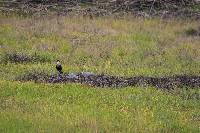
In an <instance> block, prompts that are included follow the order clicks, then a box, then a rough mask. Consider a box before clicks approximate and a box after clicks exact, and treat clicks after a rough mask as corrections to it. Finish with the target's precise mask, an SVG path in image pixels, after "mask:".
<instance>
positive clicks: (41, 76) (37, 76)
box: [16, 70, 49, 82]
mask: <svg viewBox="0 0 200 133" xmlns="http://www.w3.org/2000/svg"><path fill="white" fill-rule="evenodd" d="M48 79H49V75H48V74H47V73H46V72H45V71H43V70H40V71H38V70H32V71H29V72H25V73H24V74H22V75H20V76H19V77H17V78H16V80H18V81H35V82H47V81H48Z"/></svg>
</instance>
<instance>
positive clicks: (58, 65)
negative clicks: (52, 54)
mask: <svg viewBox="0 0 200 133" xmlns="http://www.w3.org/2000/svg"><path fill="white" fill-rule="evenodd" d="M56 69H57V70H58V72H59V74H62V73H63V71H62V65H61V63H60V61H59V60H57V62H56Z"/></svg>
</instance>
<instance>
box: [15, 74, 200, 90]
mask: <svg viewBox="0 0 200 133" xmlns="http://www.w3.org/2000/svg"><path fill="white" fill-rule="evenodd" d="M17 80H20V81H35V82H43V83H81V84H86V85H90V86H95V87H112V88H121V87H127V86H141V87H147V86H153V87H156V88H158V89H164V90H166V89H167V90H170V89H175V88H180V87H200V77H199V76H191V75H175V76H170V77H145V76H137V77H130V78H126V77H118V76H110V75H105V74H99V75H97V74H94V73H90V72H81V73H65V74H63V75H60V74H58V75H49V74H47V73H45V72H44V71H41V72H38V71H32V72H28V73H26V74H24V75H22V76H21V77H18V78H17Z"/></svg>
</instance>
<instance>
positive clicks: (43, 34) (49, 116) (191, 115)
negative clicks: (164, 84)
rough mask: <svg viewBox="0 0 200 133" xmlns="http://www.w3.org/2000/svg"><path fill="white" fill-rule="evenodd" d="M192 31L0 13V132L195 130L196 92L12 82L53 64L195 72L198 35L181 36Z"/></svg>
mask: <svg viewBox="0 0 200 133" xmlns="http://www.w3.org/2000/svg"><path fill="white" fill-rule="evenodd" d="M198 26H199V21H192V20H176V19H173V20H172V19H171V20H161V19H141V18H132V17H129V16H126V17H124V18H121V19H119V18H114V17H110V18H106V17H105V18H104V17H102V18H93V19H89V18H87V17H79V16H74V17H56V16H49V17H38V18H36V17H35V18H23V17H16V16H9V17H8V16H0V62H1V63H0V75H1V76H0V103H1V104H0V132H20V133H21V132H199V131H200V101H199V100H200V89H199V88H177V89H176V90H172V91H170V92H164V91H160V90H157V89H155V88H153V87H145V88H144V87H143V88H142V87H127V88H120V89H116V88H92V87H89V86H86V85H79V84H42V83H33V82H25V83H22V82H18V81H15V79H16V77H18V76H20V75H22V74H24V73H26V72H29V71H46V72H48V73H51V74H54V73H56V70H55V61H56V60H57V59H60V60H61V62H62V64H63V67H64V71H65V72H81V71H89V72H94V73H106V74H111V75H116V76H126V77H129V76H138V75H143V76H156V77H157V76H171V75H176V74H178V75H179V74H189V75H200V69H199V68H200V45H199V44H200V43H199V42H200V38H199V36H190V35H188V34H186V33H188V32H189V31H191V29H192V28H198ZM12 54H18V55H23V57H26V58H25V59H24V60H23V61H22V60H21V61H19V60H17V59H16V58H15V56H11V55H12ZM32 59H33V60H32Z"/></svg>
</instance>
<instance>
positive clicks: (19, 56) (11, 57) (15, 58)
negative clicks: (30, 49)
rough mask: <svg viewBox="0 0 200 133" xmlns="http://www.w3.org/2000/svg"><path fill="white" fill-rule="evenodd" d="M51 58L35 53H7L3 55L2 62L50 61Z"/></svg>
mask: <svg viewBox="0 0 200 133" xmlns="http://www.w3.org/2000/svg"><path fill="white" fill-rule="evenodd" d="M50 61H51V59H50V58H48V57H45V56H42V55H38V54H34V55H28V54H24V53H18V52H13V53H5V55H4V56H3V57H2V60H1V62H4V63H7V62H11V63H29V62H31V63H34V62H50Z"/></svg>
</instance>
